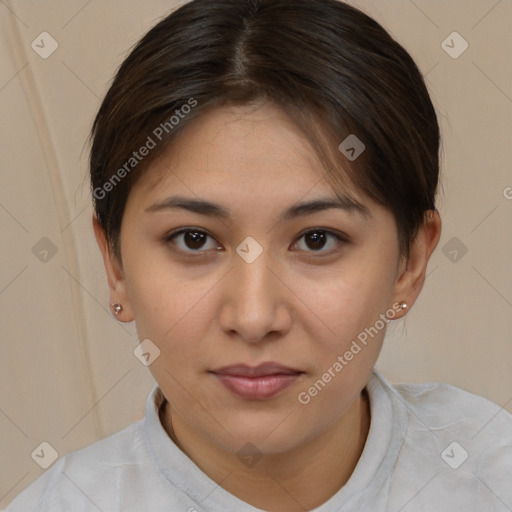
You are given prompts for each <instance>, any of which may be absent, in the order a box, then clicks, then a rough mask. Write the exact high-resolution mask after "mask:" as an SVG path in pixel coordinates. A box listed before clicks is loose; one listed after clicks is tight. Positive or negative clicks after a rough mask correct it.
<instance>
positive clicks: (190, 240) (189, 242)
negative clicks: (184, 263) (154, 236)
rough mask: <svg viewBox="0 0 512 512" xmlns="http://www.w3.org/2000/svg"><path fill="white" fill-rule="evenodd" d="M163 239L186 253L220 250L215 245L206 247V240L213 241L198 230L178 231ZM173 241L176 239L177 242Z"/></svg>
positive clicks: (206, 234)
mask: <svg viewBox="0 0 512 512" xmlns="http://www.w3.org/2000/svg"><path fill="white" fill-rule="evenodd" d="M165 239H166V241H167V242H172V243H173V244H174V245H176V246H177V247H178V249H179V250H180V251H183V252H187V253H194V252H207V251H208V250H211V249H221V247H219V245H218V244H215V243H210V247H208V244H206V241H207V240H208V239H210V240H212V241H213V240H214V239H213V238H212V237H211V236H210V235H209V234H208V233H206V232H204V231H201V230H199V229H191V228H187V229H180V230H179V231H176V232H174V233H171V234H170V235H168V236H167V237H166V238H165ZM174 239H176V240H177V242H174ZM200 249H203V250H200Z"/></svg>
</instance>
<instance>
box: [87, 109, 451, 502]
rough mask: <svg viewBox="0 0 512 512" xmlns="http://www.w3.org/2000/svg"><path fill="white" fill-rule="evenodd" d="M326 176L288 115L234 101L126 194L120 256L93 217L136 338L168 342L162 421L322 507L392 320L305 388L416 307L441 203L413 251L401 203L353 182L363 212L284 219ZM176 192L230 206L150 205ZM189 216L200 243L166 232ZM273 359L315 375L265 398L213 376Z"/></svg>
mask: <svg viewBox="0 0 512 512" xmlns="http://www.w3.org/2000/svg"><path fill="white" fill-rule="evenodd" d="M323 175H324V171H323V168H322V166H321V164H320V162H319V161H318V160H317V158H316V156H315V154H314V152H313V150H312V148H311V147H310V146H309V144H308V142H307V141H306V140H305V139H304V138H303V136H301V134H300V133H299V132H298V130H297V129H296V127H295V126H294V125H293V124H292V123H291V122H290V121H289V120H288V118H287V117H286V116H285V115H284V113H282V112H281V111H280V110H278V109H277V108H275V107H272V106H270V105H266V104H260V105H258V106H253V107H252V108H250V107H247V106H246V107H224V108H222V109H216V110H211V111H208V112H206V113H203V114H202V115H201V116H200V117H198V118H197V119H195V120H194V121H193V122H191V123H190V124H189V125H187V126H186V128H185V129H184V130H183V131H182V133H181V134H180V136H179V138H178V139H177V140H176V142H175V144H174V145H173V146H172V147H169V148H168V149H167V150H166V151H165V152H164V153H163V154H162V155H161V156H160V157H159V158H158V159H157V160H155V161H154V162H153V163H152V164H151V166H150V169H149V171H148V172H147V173H146V174H145V175H144V176H143V177H142V179H141V180H140V181H139V182H138V183H137V185H136V186H135V187H134V189H133V190H132V191H131V193H130V196H129V198H128V201H127V205H126V211H125V213H124V217H123V222H122V229H121V254H122V265H121V263H120V262H119V261H117V260H116V259H115V258H114V257H113V256H112V254H111V252H110V250H109V249H108V244H107V242H106V240H105V235H104V232H103V230H102V229H101V227H100V225H99V223H98V221H97V219H96V218H95V217H94V216H93V226H94V230H95V234H96V238H97V241H98V245H99V247H100V249H101V251H102V254H103V258H104V263H105V268H106V272H107V276H108V282H109V287H110V298H111V303H114V302H117V301H119V302H120V303H121V304H122V306H123V310H122V312H121V313H120V314H119V315H118V317H117V318H118V320H120V321H122V322H130V321H132V320H135V322H136V326H137V331H138V334H139V338H140V340H144V339H146V338H149V339H151V340H152V342H153V343H154V344H155V345H157V346H158V347H159V349H160V351H161V353H160V356H159V357H158V358H157V359H156V360H155V361H154V362H153V363H152V364H151V365H150V367H149V368H150V370H151V373H152V374H153V376H154V378H155V379H156V381H157V383H158V384H159V386H160V388H161V390H162V391H163V393H164V395H165V396H166V398H167V399H168V400H170V402H168V403H167V404H166V407H165V409H164V411H163V413H162V423H163V425H164V428H165V429H166V431H167V432H168V434H169V436H170V437H171V438H172V439H173V440H174V441H175V442H176V444H177V445H178V446H179V447H180V448H181V449H182V450H183V451H184V452H185V453H186V454H187V455H188V456H189V457H190V458H191V459H192V460H193V461H194V462H195V463H196V464H197V465H198V466H199V467H200V468H201V469H202V470H203V471H204V472H205V473H206V474H207V475H208V476H209V477H210V478H212V479H213V480H215V481H216V482H217V483H219V485H221V486H222V487H223V488H224V489H226V490H227V491H229V492H231V493H232V494H234V495H235V496H237V497H238V498H240V499H242V500H244V501H246V502H248V503H250V504H251V505H253V506H255V507H258V508H263V509H265V510H269V511H282V510H288V511H295V510H297V511H299V510H300V511H303V510H309V509H312V508H314V507H317V506H319V505H321V504H322V503H324V502H325V501H326V500H328V499H329V498H330V497H331V496H332V495H333V494H334V493H336V491H337V490H339V489H340V487H342V486H343V485H344V484H345V483H346V482H347V480H348V479H349V477H350V475H351V474H352V472H353V470H354V468H355V466H356V464H357V462H358V460H359V458H360V456H361V453H362V450H363V448H364V443H365V441H366V438H367V435H368V429H369V425H370V409H369V403H368V398H367V396H366V393H365V390H364V387H365V385H366V384H367V381H368V378H369V374H370V372H371V370H372V368H373V367H374V365H375V362H376V360H377V357H378V355H379V352H380V349H381V346H382V341H383V338H384V334H385V329H382V330H380V331H379V333H378V335H376V336H375V337H374V338H373V339H372V340H371V341H370V342H369V343H368V344H367V346H365V347H364V348H363V349H362V350H361V351H360V352H359V353H358V354H357V355H356V356H354V358H353V359H352V360H351V361H350V362H349V364H347V365H346V366H345V367H344V368H343V370H342V371H341V372H339V373H337V374H336V377H334V378H332V379H331V381H330V382H329V383H328V384H327V385H326V386H325V387H324V388H323V389H322V391H321V392H319V393H318V394H317V395H316V396H315V397H313V398H312V399H311V401H310V402H309V403H308V404H307V405H304V404H301V403H300V402H299V401H298V395H299V393H300V392H303V391H307V390H308V388H309V387H311V386H312V385H313V384H314V383H315V382H316V381H317V380H318V379H320V378H321V377H322V374H323V373H324V372H325V371H327V369H328V368H329V367H332V365H333V363H334V362H335V361H336V360H337V357H338V355H342V354H344V353H345V352H346V351H347V350H348V348H349V347H350V345H351V343H352V341H353V340H355V339H356V337H357V335H358V334H359V333H361V332H362V331H364V329H365V328H367V327H369V326H372V325H374V324H375V322H376V320H378V319H379V316H380V315H381V314H383V313H385V312H386V310H389V309H390V308H392V306H393V304H396V303H397V302H399V301H402V300H403V301H405V302H406V303H407V304H408V306H409V309H410V307H411V306H412V305H413V304H414V302H415V300H416V298H417V296H418V294H419V292H420V290H421V288H422V286H423V281H424V279H425V271H426V266H427V263H428V260H429V257H430V255H431V254H432V251H433V250H434V249H435V247H436V245H437V243H438V240H439V236H440V231H441V221H440V218H439V215H438V213H437V212H428V213H427V215H426V216H425V222H424V225H423V226H422V227H421V229H420V230H419V232H418V235H417V237H416V239H415V241H414V243H413V244H412V247H411V252H410V256H409V258H408V259H407V260H405V258H402V257H401V256H400V254H399V245H398V236H397V231H396V224H395V220H394V218H393V216H392V214H391V213H390V212H389V211H388V210H387V209H384V208H383V207H382V206H379V205H378V204H376V203H374V202H372V201H371V200H370V199H369V198H367V197H364V196H362V195H361V194H358V193H357V191H355V190H347V191H346V193H347V194H350V197H352V198H356V199H357V200H358V201H359V202H360V203H362V204H363V205H364V207H365V208H366V209H367V211H368V215H367V216H365V215H362V214H361V213H359V212H357V211H347V210H343V209H334V208H331V209H328V210H324V211H319V212H315V213H313V214H309V215H304V216H301V217H297V218H294V219H291V220H286V221H282V222H277V220H276V219H278V217H279V215H280V214H281V212H283V211H284V210H285V209H287V208H288V207H290V206H291V205H294V204H295V203H298V202H303V201H306V200H311V199H315V198H321V197H326V196H327V197H330V198H333V197H335V196H334V193H333V191H332V189H331V187H330V186H329V185H328V184H327V182H326V181H325V179H324V178H323ZM178 194H179V195H184V196H187V197H191V198H194V199H198V198H201V199H205V200H209V201H213V202H215V203H219V204H221V205H222V206H224V207H225V208H227V209H229V211H230V213H231V217H230V218H228V219H218V218H214V217H211V216H207V215H202V214H199V213H195V212H190V211H186V210H183V209H161V210H157V211H147V209H148V207H150V206H151V205H154V204H157V203H160V202H162V201H163V200H164V199H166V198H168V197H170V196H174V195H178ZM184 227H185V228H191V231H194V228H195V229H200V230H202V231H205V232H206V233H207V234H208V235H210V236H209V237H204V238H203V239H199V241H198V242H196V244H195V245H194V241H193V240H192V241H190V239H189V241H188V245H187V244H186V242H187V240H186V239H185V238H184V236H183V235H178V236H177V237H175V238H174V239H172V240H166V239H165V238H166V235H169V234H170V233H171V232H173V231H176V230H177V229H178V228H184ZM314 228H317V229H319V228H322V229H323V230H325V231H330V232H333V233H343V234H345V235H346V237H347V239H348V240H347V241H345V242H338V241H337V239H336V238H335V237H334V236H333V235H327V239H326V240H325V245H324V246H322V244H321V243H320V244H319V245H315V243H314V240H311V234H309V236H303V235H304V232H305V231H307V230H314ZM247 236H251V237H253V238H254V239H255V240H256V241H257V242H258V244H259V245H260V246H261V247H262V249H263V252H262V253H261V254H260V256H259V257H258V258H257V259H256V260H255V261H254V262H252V263H247V262H246V261H244V259H242V258H241V257H240V256H239V255H238V254H237V252H236V248H237V246H239V244H240V243H241V242H242V241H243V240H244V239H245V238H246V237H247ZM315 249H316V250H315ZM193 251H195V253H194V254H196V253H198V252H199V255H198V256H195V257H194V255H192V256H191V255H190V254H191V253H192V252H193ZM201 251H202V252H201ZM329 252H330V255H327V256H322V254H326V253H329ZM409 309H407V310H405V311H400V312H398V313H397V314H396V316H395V319H398V318H400V317H402V316H403V315H404V314H405V313H406V312H407V311H408V310H409ZM264 361H274V362H278V363H281V364H284V365H286V366H291V367H293V368H295V369H299V370H301V371H303V372H304V373H303V374H302V375H301V377H299V378H298V379H297V380H296V382H295V383H294V384H292V385H291V386H290V387H288V388H286V389H285V390H284V391H282V392H281V393H279V394H278V395H276V396H274V397H272V398H270V399H267V400H261V401H259V400H248V399H243V398H240V397H238V396H236V395H233V394H231V393H230V391H228V390H227V389H226V388H225V387H224V386H223V385H222V384H220V383H219V382H218V380H217V378H216V377H215V376H214V375H213V374H212V373H210V370H213V369H215V368H219V367H222V366H225V365H230V364H235V363H245V364H248V365H251V366H255V365H257V364H259V363H261V362H264ZM248 442H250V443H252V444H253V445H254V446H255V447H256V450H257V453H258V454H260V455H261V458H260V459H259V461H258V462H257V463H256V464H254V465H253V466H252V467H248V466H246V465H244V464H243V463H242V462H241V461H240V459H239V458H238V457H237V451H238V450H240V448H241V447H242V446H244V445H245V444H246V443H248Z"/></svg>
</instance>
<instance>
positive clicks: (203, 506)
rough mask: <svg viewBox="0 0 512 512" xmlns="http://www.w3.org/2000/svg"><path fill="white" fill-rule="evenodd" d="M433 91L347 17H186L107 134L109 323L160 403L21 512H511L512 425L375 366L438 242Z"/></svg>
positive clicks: (76, 456)
mask: <svg viewBox="0 0 512 512" xmlns="http://www.w3.org/2000/svg"><path fill="white" fill-rule="evenodd" d="M439 138H440V137H439V128H438V123H437V118H436V114H435V111H434V108H433V106H432V103H431V100H430V98H429V95H428V92H427V90H426V87H425V84H424V82H423V79H422V76H421V74H420V72H419V70H418V69H417V67H416V65H415V64H414V62H413V60H412V59H411V57H410V56H409V55H408V53H407V52H406V51H405V50H404V49H403V48H402V47H401V46H400V45H399V44H398V43H397V42H395V41H394V40H393V39H392V38H391V37H390V36H389V34H387V32H386V31H385V30H384V29H383V28H382V27H381V26H380V25H378V24H377V23H376V22H375V21H373V20H372V19H370V18H369V17H367V16H366V15H364V14H363V13H361V12H360V11H358V10H357V9H355V8H353V7H350V6H348V5H346V4H344V3H341V2H337V1H335V0H294V1H286V0H214V1H211V0H194V1H192V2H190V3H187V4H186V5H184V6H183V7H181V8H179V9H178V10H177V11H175V12H174V13H172V14H171V15H170V16H168V17H167V18H165V19H163V20H162V21H161V22H160V23H158V24H157V25H156V26H155V27H154V28H153V29H152V30H150V31H149V33H148V34H147V35H146V36H145V37H144V38H143V39H142V40H141V41H140V42H139V44H138V45H137V46H136V47H135V49H134V50H133V51H132V52H131V54H130V55H129V56H128V58H127V59H126V60H125V62H124V63H123V64H122V66H121V67H120V69H119V71H118V73H117V75H116V77H115V80H114V82H113V84H112V86H111V87H110V90H109V91H108V93H107V95H106V97H105V99H104V101H103V103H102V105H101V108H100V110H99V112H98V115H97V117H96V120H95V122H94V126H93V130H92V142H93V143H92V150H91V160H90V164H91V165H90V171H91V184H92V193H93V198H94V206H95V214H94V216H93V226H94V231H95V234H96V238H97V241H98V245H99V247H100V250H101V252H102V254H103V258H104V263H105V269H106V273H107V277H108V283H109V288H110V295H111V307H112V312H113V314H114V315H115V316H116V318H117V319H118V320H119V321H121V322H131V321H132V320H135V322H136V326H137V332H138V334H139V339H140V340H141V344H140V347H139V350H138V355H139V357H140V359H141V361H142V362H143V363H144V364H146V365H147V366H148V367H149V369H150V371H151V373H152V375H153V376H154V378H155V380H156V382H157V386H156V387H155V389H154V390H153V392H152V393H151V395H150V396H149V397H148V401H147V404H146V416H145V419H144V420H142V421H140V422H137V423H135V424H133V425H131V426H130V427H128V428H127V429H125V430H123V431H121V432H119V433H117V434H115V435H113V436H111V437H109V438H107V439H104V440H102V441H100V442H98V443H96V444H94V445H92V446H90V447H88V448H85V449H84V450H80V451H78V452H74V453H71V454H68V455H67V456H65V457H63V458H62V459H60V460H59V461H58V462H56V463H55V464H54V466H53V467H52V468H51V469H49V470H48V471H47V473H45V474H44V475H43V476H42V477H41V478H40V479H38V480H37V481H36V482H35V483H34V484H32V485H31V486H30V487H29V488H28V489H27V490H26V491H24V492H23V493H22V494H21V495H20V496H19V497H18V498H17V499H16V500H15V501H14V502H13V504H12V505H11V506H10V507H9V509H8V510H9V511H16V510H38V511H39V510H41V511H52V512H54V511H58V510H102V511H104V512H107V511H114V510H123V511H129V510H133V511H138V510H151V511H159V510H162V511H163V510H173V511H174V510H188V511H195V510H197V511H201V510H204V511H226V510H229V511H237V512H240V511H242V512H244V511H247V512H248V511H256V510H268V511H274V512H278V511H303V510H316V511H318V512H328V511H329V512H330V511H335V510H336V511H345V512H348V511H351V512H352V511H372V512H375V511H388V510H389V511H395V510H396V511H398V510H403V511H407V510H415V511H419V510H422V511H423V510H425V511H426V510H429V511H430V510H435V511H436V512H442V511H450V512H452V511H454V510H461V511H462V510H464V511H469V510H475V511H476V510H478V511H483V510H485V511H486V512H487V511H502V510H507V509H508V510H510V509H512V494H511V490H510V489H511V487H512V486H510V482H511V480H512V418H511V416H510V415H509V414H507V413H506V412H505V411H502V410H500V408H499V407H498V406H496V405H494V404H492V403H490V402H488V401H487V400H485V399H483V398H480V397H477V396H474V395H472V394H469V393H467V392H465V391H462V390H460V389H457V388H454V387H452V386H448V385H440V384H423V385H407V386H406V385H402V386H392V385H390V384H389V383H388V382H387V380H386V379H385V378H384V377H383V376H382V375H380V374H379V373H378V372H376V371H375V370H374V365H375V362H376V360H377V358H378V355H379V352H380V349H381V347H382V343H383V340H384V336H385V332H386V328H387V326H388V324H389V323H390V322H393V321H394V320H396V319H399V318H402V317H403V316H404V315H406V314H407V312H408V311H409V310H410V308H411V307H412V306H413V304H414V303H415V301H416V299H417V297H418V295H419V293H420V291H421V288H422V286H423V282H424V279H425V271H426V267H427V263H428V260H429V258H430V256H431V254H432V252H433V251H434V249H435V247H436V245H437V243H438V240H439V237H440V230H441V220H440V217H439V213H438V212H437V210H436V207H435V196H436V189H437V184H438V174H439V158H438V153H439Z"/></svg>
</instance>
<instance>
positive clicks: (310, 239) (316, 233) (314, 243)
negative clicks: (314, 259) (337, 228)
mask: <svg viewBox="0 0 512 512" xmlns="http://www.w3.org/2000/svg"><path fill="white" fill-rule="evenodd" d="M302 239H304V243H303V244H302V247H299V250H305V251H306V252H321V253H326V254H330V253H332V252H334V251H335V250H336V248H337V247H338V246H339V245H341V244H342V243H343V242H347V241H348V240H347V238H346V237H345V236H342V235H338V234H336V233H333V232H332V231H327V230H325V229H312V230H309V231H307V232H306V233H304V234H302V235H301V237H300V238H299V242H296V243H295V245H294V247H297V246H299V245H300V240H302ZM329 240H330V241H331V242H330V243H329ZM304 246H305V248H304ZM326 247H327V249H325V248H326Z"/></svg>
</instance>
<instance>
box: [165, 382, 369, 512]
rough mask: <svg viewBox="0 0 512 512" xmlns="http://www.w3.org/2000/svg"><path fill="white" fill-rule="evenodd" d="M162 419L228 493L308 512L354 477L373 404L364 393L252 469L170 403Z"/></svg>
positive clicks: (263, 506)
mask: <svg viewBox="0 0 512 512" xmlns="http://www.w3.org/2000/svg"><path fill="white" fill-rule="evenodd" d="M161 419H162V424H163V426H164V428H165V429H166V431H167V433H168V434H169V436H170V437H171V438H172V439H173V441H174V442H175V443H176V445H177V446H178V447H179V448H180V449H181V450H182V451H183V452H184V453H186V454H187V455H188V457H189V458H190V459H191V460H192V461H194V463H195V464H196V465H197V466H198V467H199V468H200V469H201V470H202V471H203V472H204V473H205V474H206V475H208V476H209V477H210V478H211V479H212V480H214V481H215V482H217V483H218V484H219V485H220V486H221V487H223V488H224V489H225V490H226V491H228V492H229V493H231V494H233V495H235V496H236V497H238V498H239V499H241V500H243V501H245V502H246V503H249V504H250V505H252V506H254V507H256V508H261V509H264V510H267V511H269V512H273V511H275V512H277V511H282V510H287V511H290V512H295V511H300V512H303V511H304V510H311V509H314V508H316V507H318V506H320V505H322V504H323V503H325V502H326V501H327V500H328V499H329V498H330V497H332V496H333V495H334V494H335V493H336V492H337V491H338V490H339V489H340V488H341V487H343V485H345V483H346V482H347V481H348V479H349V478H350V476H351V475H352V473H353V471H354V469H355V467H356V465H357V462H358V461H359V458H360V457H361V454H362V452H363V448H364V444H365V442H366V439H367V437H368V431H369V428H370V406H369V400H368V395H367V393H366V390H363V392H362V393H361V394H360V395H358V396H357V398H356V399H355V400H354V401H353V402H352V404H351V405H350V406H349V408H348V409H347V411H346V412H345V414H344V415H343V416H342V417H341V418H340V419H339V420H338V421H337V422H336V423H335V424H334V425H333V426H332V427H330V428H329V429H328V430H327V431H325V432H324V433H323V434H322V435H321V436H319V437H317V438H315V439H314V440H312V441H310V442H309V443H307V444H304V445H301V446H299V447H297V448H295V449H293V450H291V451H289V452H286V453H279V454H265V455H263V456H262V457H261V459H260V460H259V461H258V462H257V464H255V465H254V466H252V467H250V468H244V467H242V466H241V464H240V461H239V460H238V458H237V455H236V453H233V452H227V451H226V450H224V449H222V448H221V447H219V446H218V445H217V444H215V443H213V442H212V441H211V439H210V438H207V437H205V436H202V435H201V434H200V433H198V432H196V431H194V430H192V429H191V428H190V426H189V425H188V424H186V423H185V422H183V421H182V420H181V417H180V416H179V415H178V414H177V413H176V411H174V410H173V409H172V406H170V405H169V403H167V402H166V403H165V408H164V409H163V410H162V411H161Z"/></svg>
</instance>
